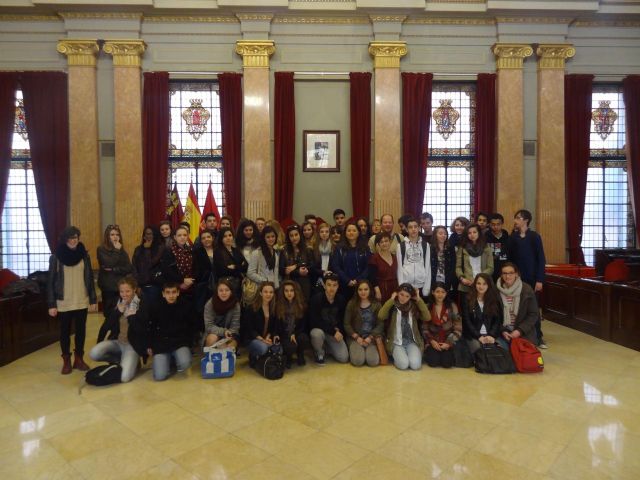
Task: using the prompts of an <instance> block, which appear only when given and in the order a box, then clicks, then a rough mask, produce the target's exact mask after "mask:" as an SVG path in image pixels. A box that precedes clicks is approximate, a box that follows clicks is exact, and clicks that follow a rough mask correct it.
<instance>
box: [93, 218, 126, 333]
mask: <svg viewBox="0 0 640 480" xmlns="http://www.w3.org/2000/svg"><path fill="white" fill-rule="evenodd" d="M97 253H98V265H99V270H98V287H100V291H101V292H102V311H103V312H104V322H103V324H102V326H101V327H100V331H99V332H98V341H97V343H100V342H101V341H103V340H104V339H105V337H106V336H107V331H108V330H107V328H106V324H107V320H108V317H109V313H110V312H111V310H113V308H114V307H115V306H116V303H117V302H118V298H120V294H119V292H118V282H119V281H120V280H121V279H123V278H124V277H125V276H126V275H128V274H130V273H131V272H133V266H132V265H131V260H129V255H128V254H127V252H126V251H125V249H124V247H123V245H122V232H121V231H120V226H118V225H107V228H106V229H105V231H104V236H103V238H102V245H100V246H99V247H98V252H97Z"/></svg>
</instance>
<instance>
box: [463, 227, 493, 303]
mask: <svg viewBox="0 0 640 480" xmlns="http://www.w3.org/2000/svg"><path fill="white" fill-rule="evenodd" d="M480 273H484V274H487V275H489V276H491V274H492V273H493V253H492V252H491V248H489V246H488V245H487V244H486V240H485V237H484V236H483V235H481V233H480V227H479V226H478V225H476V224H475V223H474V224H472V225H469V226H468V227H467V228H466V229H465V233H464V235H463V237H462V243H461V244H460V248H459V249H458V254H457V256H456V277H458V280H460V283H459V284H458V292H459V296H458V300H459V303H460V304H461V305H462V310H463V311H464V310H465V308H466V303H465V302H464V297H465V294H466V293H467V292H469V291H470V290H471V285H472V284H473V281H474V279H475V278H476V276H477V275H478V274H480ZM492 283H493V282H492Z"/></svg>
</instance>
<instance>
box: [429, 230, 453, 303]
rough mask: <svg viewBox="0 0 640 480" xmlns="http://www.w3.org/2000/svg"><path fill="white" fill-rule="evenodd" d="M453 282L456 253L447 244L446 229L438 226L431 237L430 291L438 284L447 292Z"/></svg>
mask: <svg viewBox="0 0 640 480" xmlns="http://www.w3.org/2000/svg"><path fill="white" fill-rule="evenodd" d="M455 280H456V251H455V249H454V248H453V247H452V246H451V245H450V244H449V239H448V233H447V227H445V226H443V225H438V226H437V227H434V229H433V234H432V236H431V289H432V290H433V285H435V284H436V282H440V283H444V285H445V289H446V290H447V292H448V291H449V290H451V289H452V286H453V282H454V281H455ZM456 286H457V282H456Z"/></svg>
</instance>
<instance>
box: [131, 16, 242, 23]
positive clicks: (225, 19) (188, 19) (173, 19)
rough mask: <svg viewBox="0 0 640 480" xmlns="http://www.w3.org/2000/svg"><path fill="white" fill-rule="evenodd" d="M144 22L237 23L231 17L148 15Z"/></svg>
mask: <svg viewBox="0 0 640 480" xmlns="http://www.w3.org/2000/svg"><path fill="white" fill-rule="evenodd" d="M143 21H144V22H149V23H239V20H238V19H237V18H236V17H232V16H231V15H149V16H148V17H147V16H145V17H144V19H143Z"/></svg>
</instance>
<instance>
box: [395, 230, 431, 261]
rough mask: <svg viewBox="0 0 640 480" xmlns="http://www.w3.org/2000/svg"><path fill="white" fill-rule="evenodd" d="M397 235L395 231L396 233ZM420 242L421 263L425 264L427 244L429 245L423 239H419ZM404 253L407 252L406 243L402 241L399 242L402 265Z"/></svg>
mask: <svg viewBox="0 0 640 480" xmlns="http://www.w3.org/2000/svg"><path fill="white" fill-rule="evenodd" d="M396 235H397V233H396ZM420 244H421V245H422V261H423V264H424V265H426V263H427V246H428V245H429V244H428V243H427V242H425V241H424V239H422V240H421V242H420ZM406 253H407V244H406V243H405V242H404V241H402V242H400V256H401V257H402V258H401V259H400V261H401V263H402V265H404V259H405V257H406Z"/></svg>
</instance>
